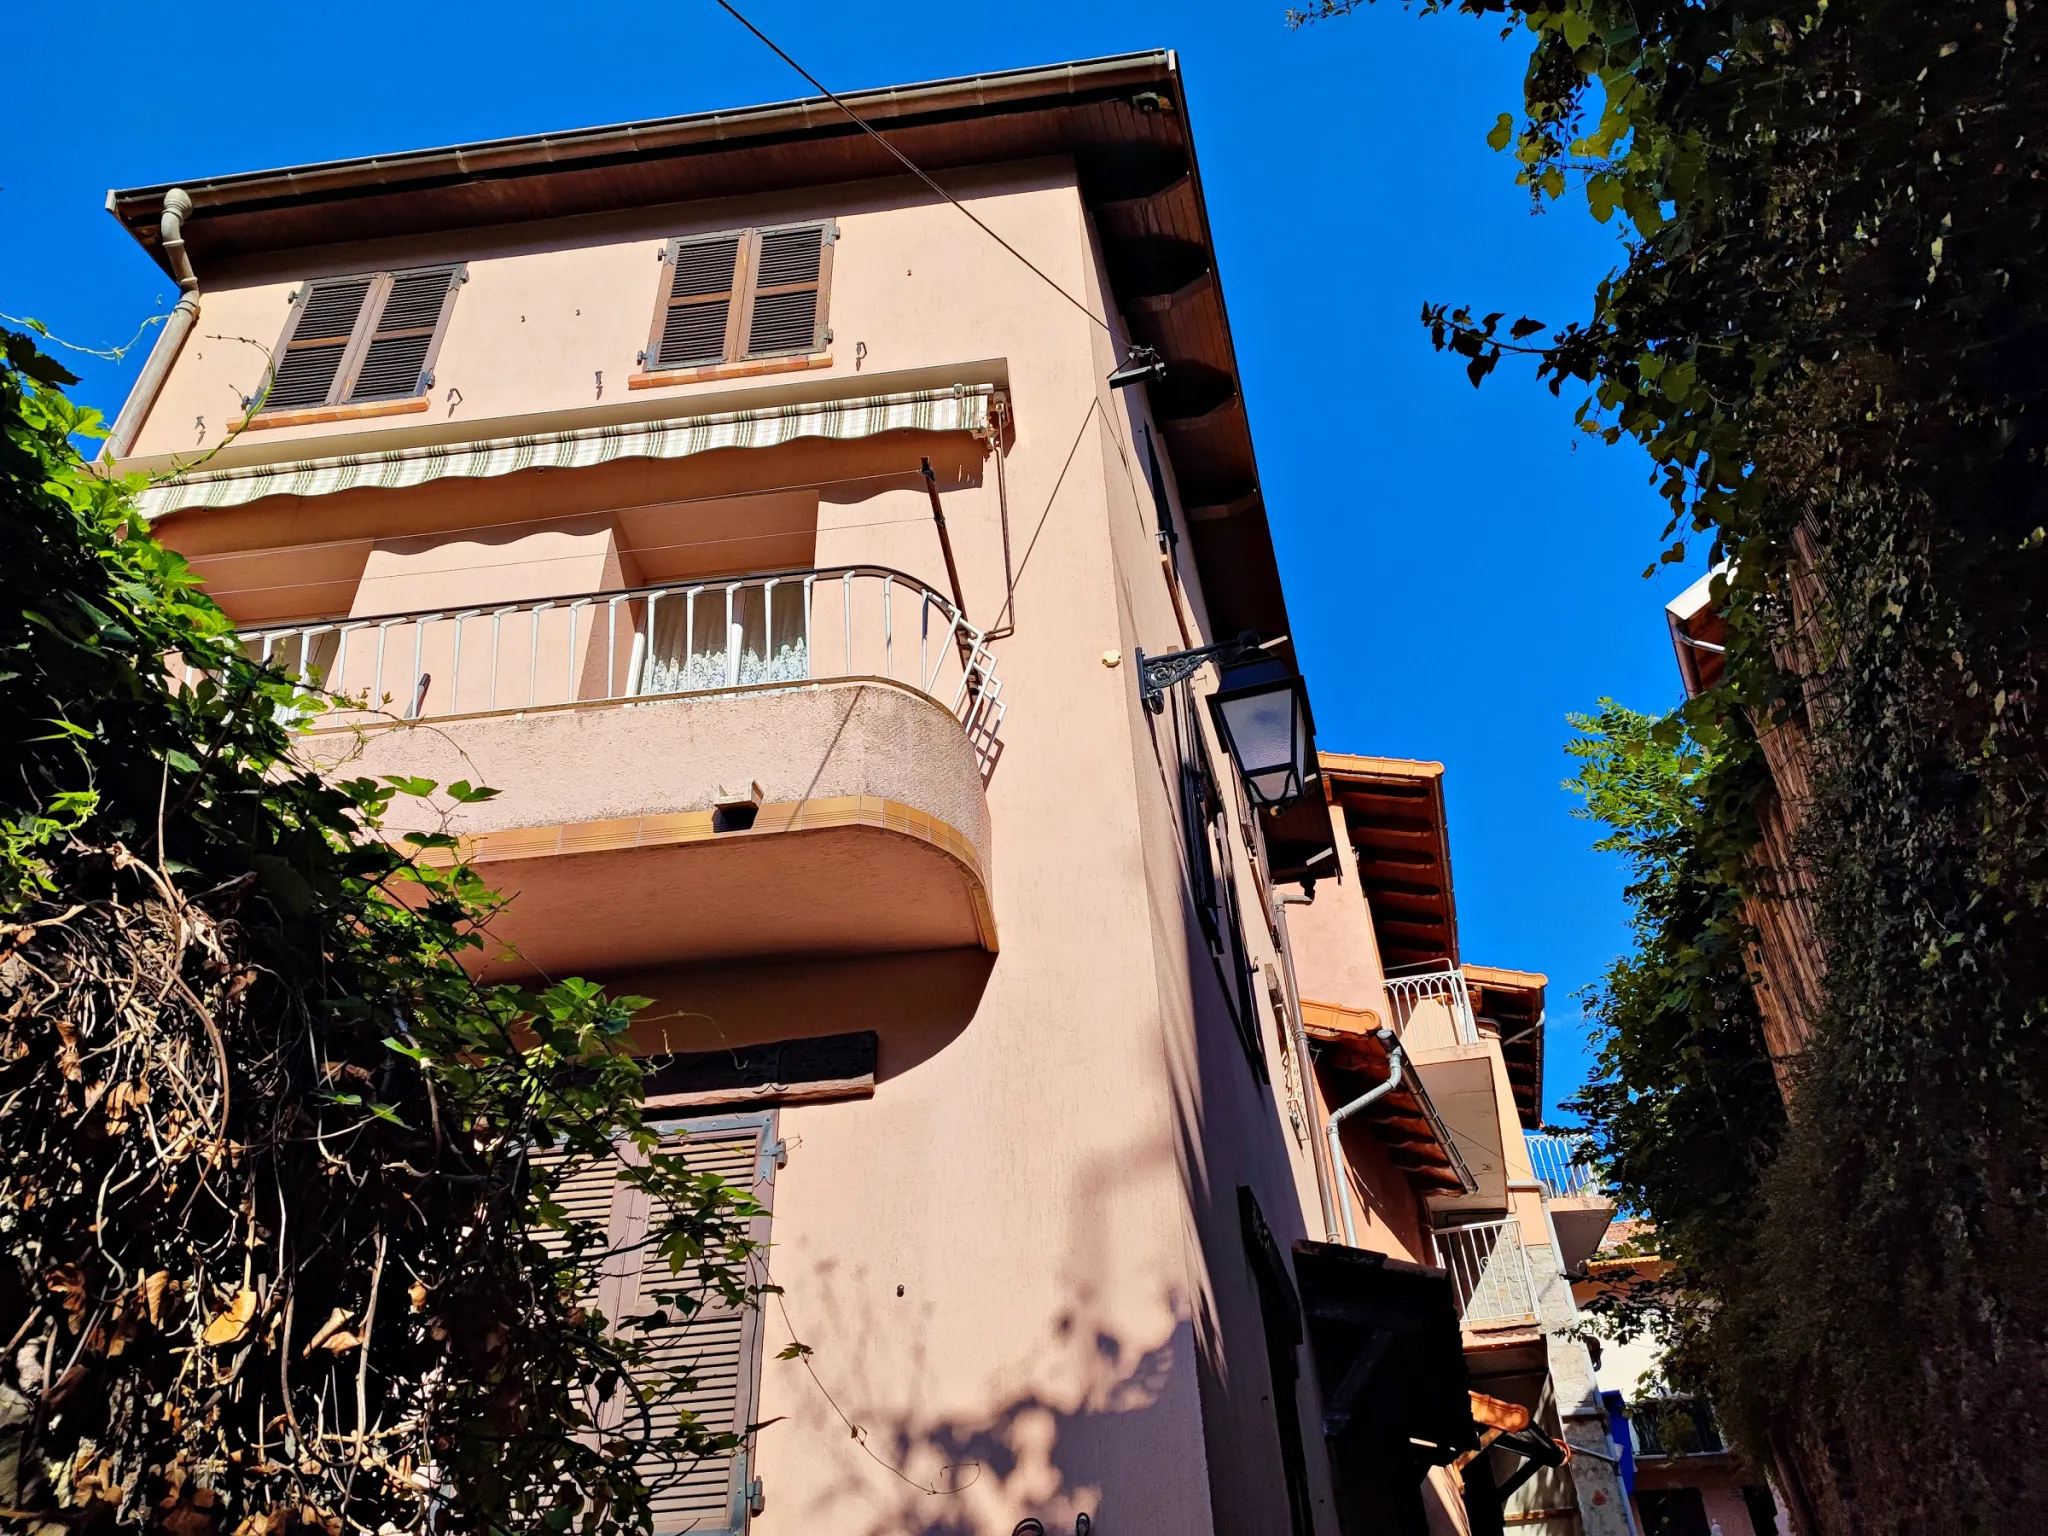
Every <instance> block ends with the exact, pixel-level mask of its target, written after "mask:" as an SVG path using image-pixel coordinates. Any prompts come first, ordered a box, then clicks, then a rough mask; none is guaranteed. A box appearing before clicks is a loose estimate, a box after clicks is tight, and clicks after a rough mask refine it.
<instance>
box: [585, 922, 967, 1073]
mask: <svg viewBox="0 0 2048 1536" xmlns="http://www.w3.org/2000/svg"><path fill="white" fill-rule="evenodd" d="M995 963H996V957H995V956H994V955H991V954H988V953H986V952H984V951H982V950H978V949H945V950H930V951H924V952H921V953H913V954H902V955H878V956H873V957H868V958H860V959H844V960H839V959H818V960H783V961H778V962H777V963H775V964H774V965H762V964H760V963H759V962H758V961H750V962H746V963H743V964H735V965H722V966H721V965H710V966H696V967H691V968H689V969H677V970H670V971H655V972H638V973H635V974H631V975H625V976H615V977H614V976H608V977H606V978H605V982H606V985H607V986H608V988H609V989H610V990H611V992H612V993H613V994H614V995H620V994H626V993H637V994H640V995H642V996H645V997H650V998H652V999H654V1001H653V1003H652V1004H651V1005H650V1006H649V1007H648V1008H647V1009H645V1010H644V1011H643V1012H642V1013H641V1014H640V1016H639V1017H638V1018H637V1019H636V1020H635V1021H634V1024H633V1048H634V1050H635V1051H636V1052H637V1053H639V1054H641V1055H645V1056H656V1057H658V1056H660V1055H661V1054H663V1053H664V1052H668V1051H712V1050H718V1049H721V1048H723V1047H727V1046H745V1045H760V1044H765V1043H767V1042H769V1041H774V1040H788V1039H794V1038H798V1037H803V1036H811V1035H834V1034H844V1033H847V1032H850V1031H854V1030H870V1029H871V1030H874V1031H875V1032H876V1033H877V1034H879V1035H880V1036H881V1060H880V1062H879V1063H878V1064H877V1070H876V1077H877V1080H878V1081H880V1082H887V1081H888V1080H889V1079H890V1078H892V1077H899V1076H901V1075H902V1074H904V1073H906V1072H908V1071H910V1070H912V1069H913V1068H915V1067H917V1066H919V1065H921V1064H922V1063H924V1062H926V1061H929V1060H930V1059H931V1058H932V1057H934V1056H936V1055H938V1053H939V1052H940V1051H942V1050H944V1049H945V1048H946V1047H947V1046H948V1045H950V1044H952V1042H953V1041H954V1040H956V1039H958V1038H959V1036H960V1032H961V1031H962V1030H964V1029H965V1028H966V1027H967V1026H968V1024H969V1023H970V1022H971V1021H972V1020H973V1018H974V1012H975V1009H976V1008H977V1007H979V1006H980V1003H981V994H982V992H983V990H984V989H985V988H986V987H987V986H988V978H989V973H990V972H991V971H993V970H994V969H995Z"/></svg>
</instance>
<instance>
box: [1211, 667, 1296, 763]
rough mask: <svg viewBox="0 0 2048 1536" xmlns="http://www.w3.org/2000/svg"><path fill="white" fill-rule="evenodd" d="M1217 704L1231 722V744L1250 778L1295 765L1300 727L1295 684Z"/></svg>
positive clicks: (1229, 723)
mask: <svg viewBox="0 0 2048 1536" xmlns="http://www.w3.org/2000/svg"><path fill="white" fill-rule="evenodd" d="M1217 707H1218V708H1219V709H1221V710H1222V711H1223V718H1224V720H1225V722H1226V723H1228V725H1229V726H1230V744H1231V746H1232V747H1233V748H1234V749H1235V750H1236V752H1237V761H1238V766H1239V768H1240V769H1242V770H1243V772H1244V775H1245V777H1246V778H1259V777H1262V776H1263V772H1264V771H1265V770H1269V769H1278V770H1282V771H1286V770H1290V769H1292V768H1293V766H1294V754H1295V743H1296V742H1297V741H1298V740H1299V739H1300V730H1299V717H1298V714H1297V711H1296V709H1295V700H1294V690H1293V689H1292V688H1287V687H1281V688H1275V689H1272V690H1271V691H1269V692H1264V693H1250V694H1245V695H1242V696H1241V697H1239V698H1235V699H1223V700H1219V701H1218V705H1217Z"/></svg>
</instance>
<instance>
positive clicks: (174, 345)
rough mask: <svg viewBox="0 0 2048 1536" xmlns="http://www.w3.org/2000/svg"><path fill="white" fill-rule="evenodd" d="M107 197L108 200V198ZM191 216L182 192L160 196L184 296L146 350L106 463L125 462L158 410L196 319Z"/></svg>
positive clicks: (166, 242) (162, 224)
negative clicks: (188, 232) (188, 229)
mask: <svg viewBox="0 0 2048 1536" xmlns="http://www.w3.org/2000/svg"><path fill="white" fill-rule="evenodd" d="M108 196H109V197H110V198H111V196H112V194H111V193H109V194H108ZM191 213H192V199H191V197H190V196H188V195H187V194H186V191H185V189H184V188H183V187H173V188H171V190H170V191H168V192H166V193H165V194H164V211H163V217H162V218H161V219H160V220H159V221H158V224H157V228H158V231H159V232H160V233H161V234H162V236H163V246H164V256H165V258H166V259H167V260H168V261H169V262H170V264H171V274H172V276H174V277H176V278H177V280H178V286H179V287H180V288H182V289H183V290H184V292H183V293H182V294H180V295H179V297H178V305H177V308H175V309H173V310H172V311H171V315H170V318H169V319H168V320H166V321H165V322H164V328H163V333H162V334H161V335H159V336H158V337H157V339H156V345H155V346H153V347H151V348H150V349H149V360H148V361H147V362H145V363H144V364H143V365H142V377H141V378H139V379H137V380H136V381H135V387H134V388H133V389H131V390H130V391H129V392H128V400H127V403H126V404H124V405H123V406H122V407H121V414H120V415H119V416H118V417H116V418H115V419H114V430H113V431H112V432H110V433H109V434H107V446H106V448H105V450H104V451H103V455H102V456H103V457H104V458H107V459H124V458H126V457H127V456H128V451H129V450H130V449H131V448H133V447H134V446H135V439H136V437H137V435H138V434H140V432H141V431H142V424H143V422H144V421H146V420H148V418H149V413H150V411H151V410H152V409H153V408H154V407H155V405H156V397H157V396H158V395H159V394H160V393H162V391H163V387H164V380H165V379H166V378H168V377H169V376H170V372H171V365H172V364H173V363H175V362H176V361H177V360H178V353H179V352H180V351H181V350H183V348H184V345H185V338H186V337H187V336H189V335H191V334H192V327H193V325H194V324H195V323H197V321H198V319H199V275H198V274H197V273H195V272H194V271H193V270H192V258H191V256H190V255H188V254H187V252H186V250H185V220H186V219H187V218H189V217H190V216H191Z"/></svg>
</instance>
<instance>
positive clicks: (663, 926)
mask: <svg viewBox="0 0 2048 1536" xmlns="http://www.w3.org/2000/svg"><path fill="white" fill-rule="evenodd" d="M306 755H307V756H308V757H309V758H311V759H312V760H313V761H315V762H316V763H317V764H318V766H319V767H320V768H321V769H322V771H324V772H328V773H333V774H345V775H348V776H356V775H370V776H382V775H386V774H390V775H407V776H417V777H421V778H428V779H432V780H434V781H436V782H437V783H440V784H447V783H451V782H453V781H455V780H458V779H466V780H468V781H469V782H471V783H473V784H487V785H490V786H491V787H493V788H494V789H496V790H498V791H499V793H498V795H497V797H496V798H494V799H491V800H488V801H485V802H482V803H480V804H474V805H465V806H457V807H454V808H453V809H452V811H450V813H449V815H448V819H447V822H446V826H445V830H447V831H449V832H452V833H454V834H455V835H456V836H457V837H458V838H459V839H460V840H461V847H462V855H463V857H465V858H466V859H468V860H469V861H471V862H472V863H474V864H475V865H476V867H477V870H478V873H479V874H481V875H482V876H483V877H484V879H485V881H486V882H487V883H488V884H489V885H490V886H492V887H493V888H494V889H496V890H497V891H499V892H500V893H501V894H502V895H504V896H505V897H507V898H508V905H507V907H506V909H505V911H504V912H503V913H501V914H500V915H499V917H498V918H497V919H496V920H495V921H494V922H493V923H492V927H491V935H492V938H493V939H495V940H497V941H499V942H498V943H495V944H492V945H490V946H489V947H488V952H487V953H486V955H485V956H484V957H483V964H484V965H485V966H486V968H487V969H488V971H489V972H490V974H491V975H493V976H496V977H505V978H511V977H513V976H517V975H545V976H561V975H566V974H570V973H572V972H579V971H580V972H591V973H603V972H607V971H621V970H634V969H641V968H651V967H657V966H663V965H672V964H682V963H690V962H700V961H706V960H718V959H740V958H750V957H766V956H795V955H852V954H880V953H893V952H902V951H912V950H930V949H954V948H976V947H978V948H982V949H986V950H989V951H993V950H994V949H995V948H996V932H995V923H994V919H993V916H992V912H991V908H990V904H989V896H988V870H989V817H988V806H987V801H986V798H985V797H984V794H983V789H982V778H981V765H980V761H979V758H978V757H977V755H976V753H975V750H974V747H973V745H972V744H971V743H970V742H969V741H968V739H967V737H966V735H965V733H964V732H963V731H962V730H961V728H960V724H959V722H958V721H957V720H956V719H954V718H953V716H952V715H951V714H949V713H948V712H947V711H946V710H945V709H944V708H942V707H941V706H940V705H938V704H937V703H935V702H933V701H932V700H931V699H930V698H928V697H927V696H925V695H924V694H921V693H918V692H916V691H914V690H912V689H909V688H906V687H903V686H900V685H896V684H892V683H889V682H886V681H882V680H878V679H877V680H853V681H844V682H833V683H817V684H808V685H801V686H797V687H789V686H787V685H783V686H773V687H763V688H759V689H755V690H751V691H749V690H741V691H738V692H732V693H724V694H716V695H689V696H681V697H675V698H665V699H656V700H650V701H646V702H638V701H635V702H632V703H629V704H610V705H584V706H580V707H564V708H559V709H554V710H543V711H537V712H529V713H518V714H497V715H484V716H472V717H469V718H465V719H459V720H445V721H438V722H427V723H422V724H419V725H392V726H388V727H385V728H382V729H379V730H375V731H371V732H368V733H365V734H361V735H360V736H359V735H358V734H357V733H355V732H352V731H332V732H316V733H315V734H313V735H312V736H311V737H309V738H308V743H307V752H306ZM735 804H757V805H758V807H759V809H758V811H757V812H756V813H755V814H754V817H753V819H752V821H751V824H748V825H740V824H739V823H740V822H741V821H742V820H743V819H744V818H743V816H742V817H735V816H734V815H732V814H731V813H730V811H721V810H720V807H730V806H733V805H735ZM441 826H442V823H441V818H440V814H439V812H438V811H437V809H436V808H435V806H433V805H429V804H427V803H425V802H420V801H409V800H405V799H401V800H400V801H398V802H397V803H396V804H394V806H393V809H392V814H391V816H390V819H389V824H388V827H387V831H388V832H389V833H390V834H391V835H394V836H397V835H403V833H405V832H407V831H424V830H435V829H439V828H440V827H441ZM506 947H509V948H510V949H511V950H512V951H513V952H514V954H513V955H509V956H508V955H506V954H504V953H502V951H503V950H504V949H505V948H506Z"/></svg>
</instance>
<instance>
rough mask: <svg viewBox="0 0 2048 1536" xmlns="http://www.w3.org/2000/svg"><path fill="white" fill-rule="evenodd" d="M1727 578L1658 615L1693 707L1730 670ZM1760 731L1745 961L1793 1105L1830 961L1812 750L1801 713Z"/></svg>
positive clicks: (1801, 599)
mask: <svg viewBox="0 0 2048 1536" xmlns="http://www.w3.org/2000/svg"><path fill="white" fill-rule="evenodd" d="M1724 575H1725V572H1724V571H1723V570H1721V569H1716V570H1713V571H1709V572H1708V573H1707V574H1706V575H1705V576H1702V577H1701V578H1700V579H1699V580H1698V581H1696V582H1694V583H1693V584H1692V585H1691V586H1689V587H1687V588H1686V589H1685V590H1684V591H1683V592H1681V593H1679V595H1678V596H1677V597H1675V598H1673V599H1672V600H1671V601H1670V602H1669V603H1667V604H1666V605H1665V608H1664V620H1665V623H1666V624H1667V625H1668V626H1669V627H1670V631H1671V649H1672V651H1673V652H1674V654H1675V655H1676V656H1677V658H1678V675H1679V677H1680V678H1681V679H1682V680H1683V681H1684V684H1685V696H1686V697H1687V698H1689V699H1690V698H1697V697H1698V696H1699V695H1700V694H1702V693H1704V692H1706V691H1707V690H1708V689H1709V688H1712V687H1715V686H1716V685H1717V684H1719V682H1720V681H1721V676H1722V673H1723V671H1724V670H1725V667H1726V656H1727V651H1728V621H1727V616H1726V614H1725V613H1724V612H1723V608H1722V605H1721V604H1719V603H1717V602H1716V601H1715V600H1714V582H1715V581H1716V580H1717V579H1720V578H1722V577H1723V576H1724ZM1811 580H1812V578H1811V577H1809V576H1805V575H1800V576H1798V577H1796V578H1795V580H1794V582H1793V601H1794V602H1795V604H1798V605H1799V606H1800V610H1801V611H1802V612H1807V613H1810V612H1811V611H1812V602H1811V598H1810V595H1809V594H1807V593H1806V591H1805V588H1806V587H1807V586H1808V585H1810V583H1811ZM1757 724H1758V730H1757V741H1758V743H1759V744H1760V745H1761V746H1762V748H1763V753H1764V761H1765V762H1766V764H1767V765H1768V766H1769V768H1770V774H1771V784H1770V788H1769V789H1768V791H1767V792H1766V793H1765V794H1764V795H1763V797H1762V799H1761V800H1760V801H1759V803H1758V806H1757V846H1756V847H1755V849H1753V850H1752V851H1751V853H1750V857H1749V874H1750V883H1751V885H1752V886H1753V887H1754V894H1753V895H1751V896H1750V897H1749V899H1748V900H1747V901H1745V902H1744V904H1743V916H1744V917H1745V918H1746V919H1747V920H1748V922H1749V925H1750V927H1751V928H1753V929H1754V930H1755V931H1756V942H1755V944H1754V946H1753V947H1752V950H1751V953H1750V971H1751V974H1752V976H1753V978H1754V980H1753V981H1752V983H1751V990H1752V991H1753V992H1754V993H1755V995H1756V1004H1757V1011H1758V1012H1759V1013H1760V1014H1762V1016H1763V1024H1764V1047H1765V1049H1766V1050H1768V1051H1769V1052H1770V1053H1771V1066H1772V1068H1773V1070H1774V1071H1775V1072H1776V1073H1777V1078H1778V1090H1779V1092H1780V1093H1781V1094H1783V1095H1785V1096H1786V1097H1788V1098H1789V1097H1790V1094H1791V1091H1792V1073H1793V1072H1794V1071H1795V1070H1796V1068H1797V1065H1798V1063H1799V1061H1800V1059H1801V1058H1802V1057H1803V1056H1804V1055H1805V1054H1806V1042H1807V1039H1808V1037H1809V1036H1810V1035H1811V1033H1812V1031H1813V1021H1814V1019H1815V1018H1816V1017H1817V1016H1818V1015H1819V1012H1820V1007H1821V986H1822V981H1823V978H1824V977H1825V976H1826V974H1827V964H1826V957H1825V956H1824V955H1822V953H1821V948H1820V942H1819V940H1818V939H1817V938H1816V937H1815V936H1814V927H1813V896H1812V890H1813V887H1812V880H1811V877H1810V875H1809V873H1808V871H1807V869H1806V867H1805V863H1804V861H1803V860H1802V859H1801V857H1800V855H1799V824H1800V821H1801V819H1802V818H1803V817H1804V816H1805V814H1806V804H1807V800H1808V798H1809V795H1810V790H1809V787H1808V776H1809V773H1810V771H1811V766H1812V748H1811V746H1810V745H1809V744H1808V741H1807V725H1806V720H1805V713H1804V706H1803V705H1802V707H1801V709H1800V710H1799V711H1798V712H1797V713H1796V714H1795V715H1793V716H1791V717H1789V718H1786V719H1784V720H1781V721H1777V722H1775V723H1773V722H1768V721H1758V722H1757Z"/></svg>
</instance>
